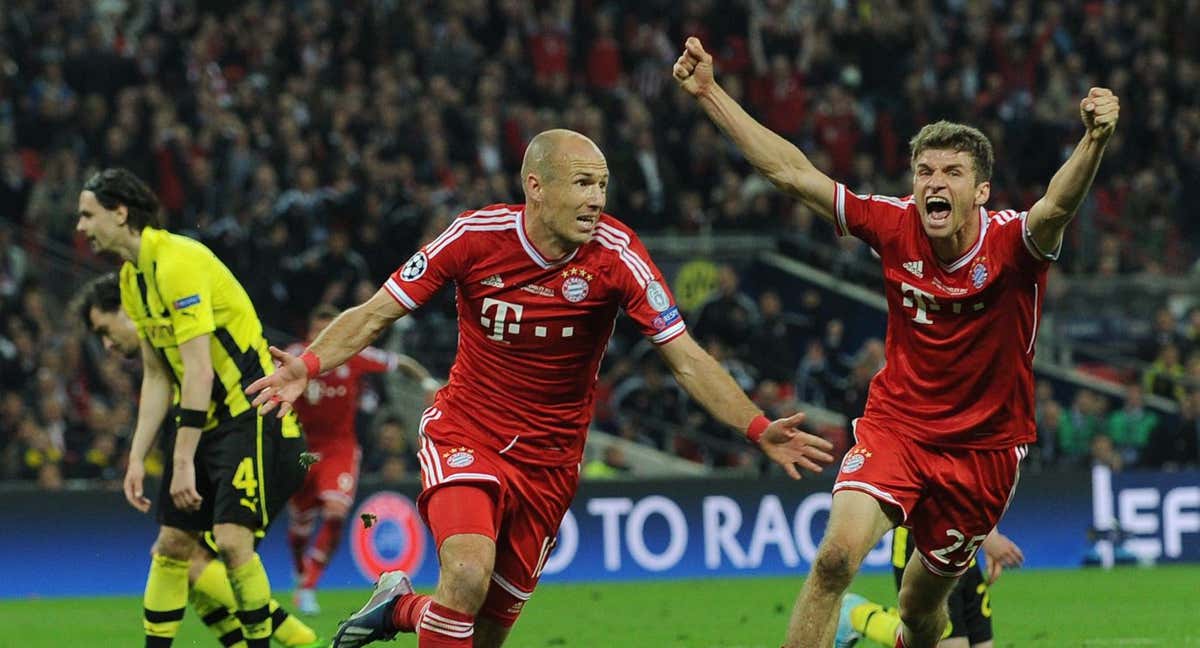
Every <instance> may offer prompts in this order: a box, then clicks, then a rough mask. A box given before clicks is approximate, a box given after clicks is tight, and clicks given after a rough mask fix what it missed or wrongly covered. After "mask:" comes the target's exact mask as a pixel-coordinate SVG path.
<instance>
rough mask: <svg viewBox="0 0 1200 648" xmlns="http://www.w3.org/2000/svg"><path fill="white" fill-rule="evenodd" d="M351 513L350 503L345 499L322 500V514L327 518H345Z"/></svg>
mask: <svg viewBox="0 0 1200 648" xmlns="http://www.w3.org/2000/svg"><path fill="white" fill-rule="evenodd" d="M347 515H350V505H349V504H348V503H346V502H345V501H344V500H334V499H328V500H324V501H322V502H321V516H322V517H324V518H325V519H326V520H329V519H335V520H344V519H346V516H347Z"/></svg>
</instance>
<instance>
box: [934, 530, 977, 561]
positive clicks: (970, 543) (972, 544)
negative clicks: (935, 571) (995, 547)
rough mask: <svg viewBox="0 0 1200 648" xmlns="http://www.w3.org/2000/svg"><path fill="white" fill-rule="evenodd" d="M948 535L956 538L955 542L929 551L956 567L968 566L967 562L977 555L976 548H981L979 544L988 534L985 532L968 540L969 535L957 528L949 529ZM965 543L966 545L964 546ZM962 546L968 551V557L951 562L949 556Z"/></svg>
mask: <svg viewBox="0 0 1200 648" xmlns="http://www.w3.org/2000/svg"><path fill="white" fill-rule="evenodd" d="M946 535H948V536H950V537H951V538H954V544H952V545H950V546H949V547H945V548H942V549H935V550H933V551H930V552H929V553H931V554H933V555H934V556H935V557H936V558H937V559H938V560H940V561H942V563H944V564H947V565H954V566H955V567H966V566H967V564H968V563H970V562H971V558H972V557H973V556H974V555H975V550H976V549H978V548H979V544H980V543H981V542H983V539H984V538H986V537H987V534H986V533H985V534H984V535H977V536H972V537H971V539H970V540H967V537H966V536H964V535H963V534H962V533H961V532H960V531H958V530H957V529H947V530H946ZM964 543H965V545H966V546H963V545H964ZM960 548H961V549H962V550H963V551H965V552H966V554H967V557H966V558H963V559H962V560H961V561H959V562H954V563H952V562H950V558H949V557H948V556H949V555H950V554H952V553H954V552H955V551H958V550H959V549H960Z"/></svg>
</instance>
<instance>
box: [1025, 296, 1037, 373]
mask: <svg viewBox="0 0 1200 648" xmlns="http://www.w3.org/2000/svg"><path fill="white" fill-rule="evenodd" d="M1037 306H1038V285H1037V282H1036V281H1035V282H1033V333H1032V334H1031V335H1030V336H1029V347H1028V348H1026V349H1025V355H1029V354H1030V353H1033V343H1034V342H1036V341H1037V330H1038V312H1037Z"/></svg>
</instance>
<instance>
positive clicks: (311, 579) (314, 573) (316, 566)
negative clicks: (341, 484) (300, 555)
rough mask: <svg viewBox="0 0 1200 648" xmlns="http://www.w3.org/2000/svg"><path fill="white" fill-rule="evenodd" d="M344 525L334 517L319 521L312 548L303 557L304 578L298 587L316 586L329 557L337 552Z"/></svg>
mask: <svg viewBox="0 0 1200 648" xmlns="http://www.w3.org/2000/svg"><path fill="white" fill-rule="evenodd" d="M344 523H345V520H344V519H343V518H334V517H331V518H325V519H324V520H322V521H321V530H320V531H318V532H317V539H316V540H315V541H313V545H312V548H311V549H309V550H308V555H306V556H305V557H304V571H303V574H304V577H303V580H302V581H301V583H300V587H303V588H305V589H312V588H314V587H316V586H317V582H318V581H320V580H321V575H322V574H324V573H325V567H326V566H327V565H328V564H329V557H330V556H332V555H333V552H335V551H337V547H338V542H339V541H340V540H341V537H342V525H343V524H344Z"/></svg>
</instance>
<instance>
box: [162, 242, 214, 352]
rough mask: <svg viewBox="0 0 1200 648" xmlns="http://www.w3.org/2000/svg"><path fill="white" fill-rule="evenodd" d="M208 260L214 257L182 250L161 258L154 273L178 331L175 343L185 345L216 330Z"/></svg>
mask: <svg viewBox="0 0 1200 648" xmlns="http://www.w3.org/2000/svg"><path fill="white" fill-rule="evenodd" d="M164 256H165V255H164ZM206 261H207V262H208V263H205V262H206ZM209 263H211V258H201V255H199V254H197V253H196V252H195V251H194V250H190V249H188V250H180V251H178V252H177V253H174V254H171V255H170V257H169V258H163V259H161V260H159V261H158V265H157V269H156V273H155V280H156V281H157V283H158V294H159V295H161V296H162V299H163V303H164V305H165V306H166V308H167V314H168V317H169V318H170V320H171V326H172V328H174V330H175V343H176V344H183V343H184V342H187V341H188V340H191V339H192V338H195V337H198V336H200V335H204V334H206V333H212V332H213V331H214V330H215V329H216V325H215V323H214V322H215V319H214V317H213V294H212V273H210V272H206V271H204V268H205V267H206V266H207V265H209Z"/></svg>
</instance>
